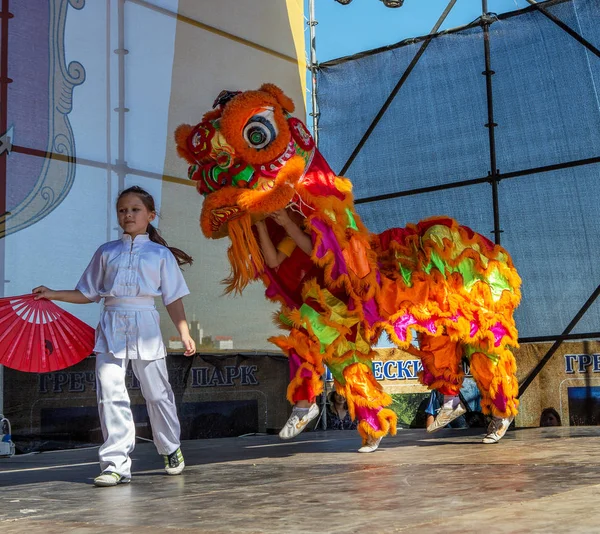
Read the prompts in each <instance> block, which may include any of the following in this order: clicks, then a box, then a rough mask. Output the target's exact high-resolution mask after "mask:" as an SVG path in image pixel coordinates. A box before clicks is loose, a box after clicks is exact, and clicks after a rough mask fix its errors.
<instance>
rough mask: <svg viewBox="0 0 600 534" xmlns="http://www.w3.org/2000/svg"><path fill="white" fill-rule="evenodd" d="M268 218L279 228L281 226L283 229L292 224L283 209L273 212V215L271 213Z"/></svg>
mask: <svg viewBox="0 0 600 534" xmlns="http://www.w3.org/2000/svg"><path fill="white" fill-rule="evenodd" d="M270 217H271V219H273V220H274V221H275V222H276V223H277V224H278V225H279V226H283V227H284V228H285V227H286V226H288V225H289V224H294V223H293V222H292V219H290V216H289V215H288V213H287V211H285V209H283V210H277V211H274V212H273V213H271V215H270Z"/></svg>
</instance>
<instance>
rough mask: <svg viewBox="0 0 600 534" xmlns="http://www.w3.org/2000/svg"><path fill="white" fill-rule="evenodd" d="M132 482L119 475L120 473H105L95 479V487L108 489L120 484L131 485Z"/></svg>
mask: <svg viewBox="0 0 600 534" xmlns="http://www.w3.org/2000/svg"><path fill="white" fill-rule="evenodd" d="M130 482H131V479H130V478H127V477H124V476H122V475H119V473H115V472H114V471H104V472H103V473H100V474H99V475H98V476H97V477H96V478H95V479H94V486H98V487H99V488H108V487H110V486H116V485H118V484H129V483H130Z"/></svg>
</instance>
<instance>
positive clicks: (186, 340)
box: [181, 334, 196, 356]
mask: <svg viewBox="0 0 600 534" xmlns="http://www.w3.org/2000/svg"><path fill="white" fill-rule="evenodd" d="M181 342H182V343H183V346H184V348H185V352H184V353H183V354H184V355H185V356H193V355H194V354H196V343H195V341H194V340H193V339H192V338H191V337H190V336H189V334H185V335H182V336H181Z"/></svg>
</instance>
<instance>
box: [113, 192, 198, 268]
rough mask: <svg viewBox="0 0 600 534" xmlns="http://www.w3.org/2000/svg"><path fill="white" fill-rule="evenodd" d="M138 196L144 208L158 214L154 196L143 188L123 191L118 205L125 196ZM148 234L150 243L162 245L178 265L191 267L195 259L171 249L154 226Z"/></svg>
mask: <svg viewBox="0 0 600 534" xmlns="http://www.w3.org/2000/svg"><path fill="white" fill-rule="evenodd" d="M131 194H133V195H137V196H138V197H139V199H140V200H141V201H142V202H143V203H144V206H146V209H147V210H148V211H149V212H151V213H156V205H155V204H154V198H153V197H152V195H151V194H150V193H148V191H146V190H145V189H142V188H141V187H139V186H137V185H134V186H132V187H129V188H127V189H125V190H124V191H121V193H120V194H119V197H118V198H117V204H118V203H119V200H121V198H123V197H124V196H125V195H131ZM146 232H148V236H149V237H150V241H154V242H155V243H158V244H159V245H162V246H163V247H167V248H168V249H169V250H170V251H171V252H172V253H173V256H175V259H176V260H177V263H178V264H179V265H180V266H181V265H185V264H188V265H191V264H192V262H193V261H194V259H193V258H192V257H191V256H190V255H189V254H186V253H185V252H184V251H183V250H181V249H178V248H175V247H170V246H169V245H168V244H167V242H166V241H165V240H164V239H163V238H162V236H161V235H160V234H159V232H158V230H157V229H156V228H155V227H154V226H153V225H152V224H150V223H149V224H148V228H146Z"/></svg>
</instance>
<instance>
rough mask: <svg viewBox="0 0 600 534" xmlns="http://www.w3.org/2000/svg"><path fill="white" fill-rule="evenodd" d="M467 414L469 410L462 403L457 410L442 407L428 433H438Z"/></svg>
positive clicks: (428, 428)
mask: <svg viewBox="0 0 600 534" xmlns="http://www.w3.org/2000/svg"><path fill="white" fill-rule="evenodd" d="M466 413H467V409H466V408H465V406H464V405H463V403H462V402H459V403H458V404H457V406H456V407H455V408H449V407H445V406H442V407H441V408H440V409H439V411H438V413H437V415H436V416H435V419H434V420H433V423H431V424H430V425H429V426H428V427H427V432H436V431H438V430H439V429H440V428H444V427H445V426H446V425H447V424H448V423H450V422H452V421H454V420H455V419H457V418H459V417H460V416H461V415H464V414H466Z"/></svg>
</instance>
